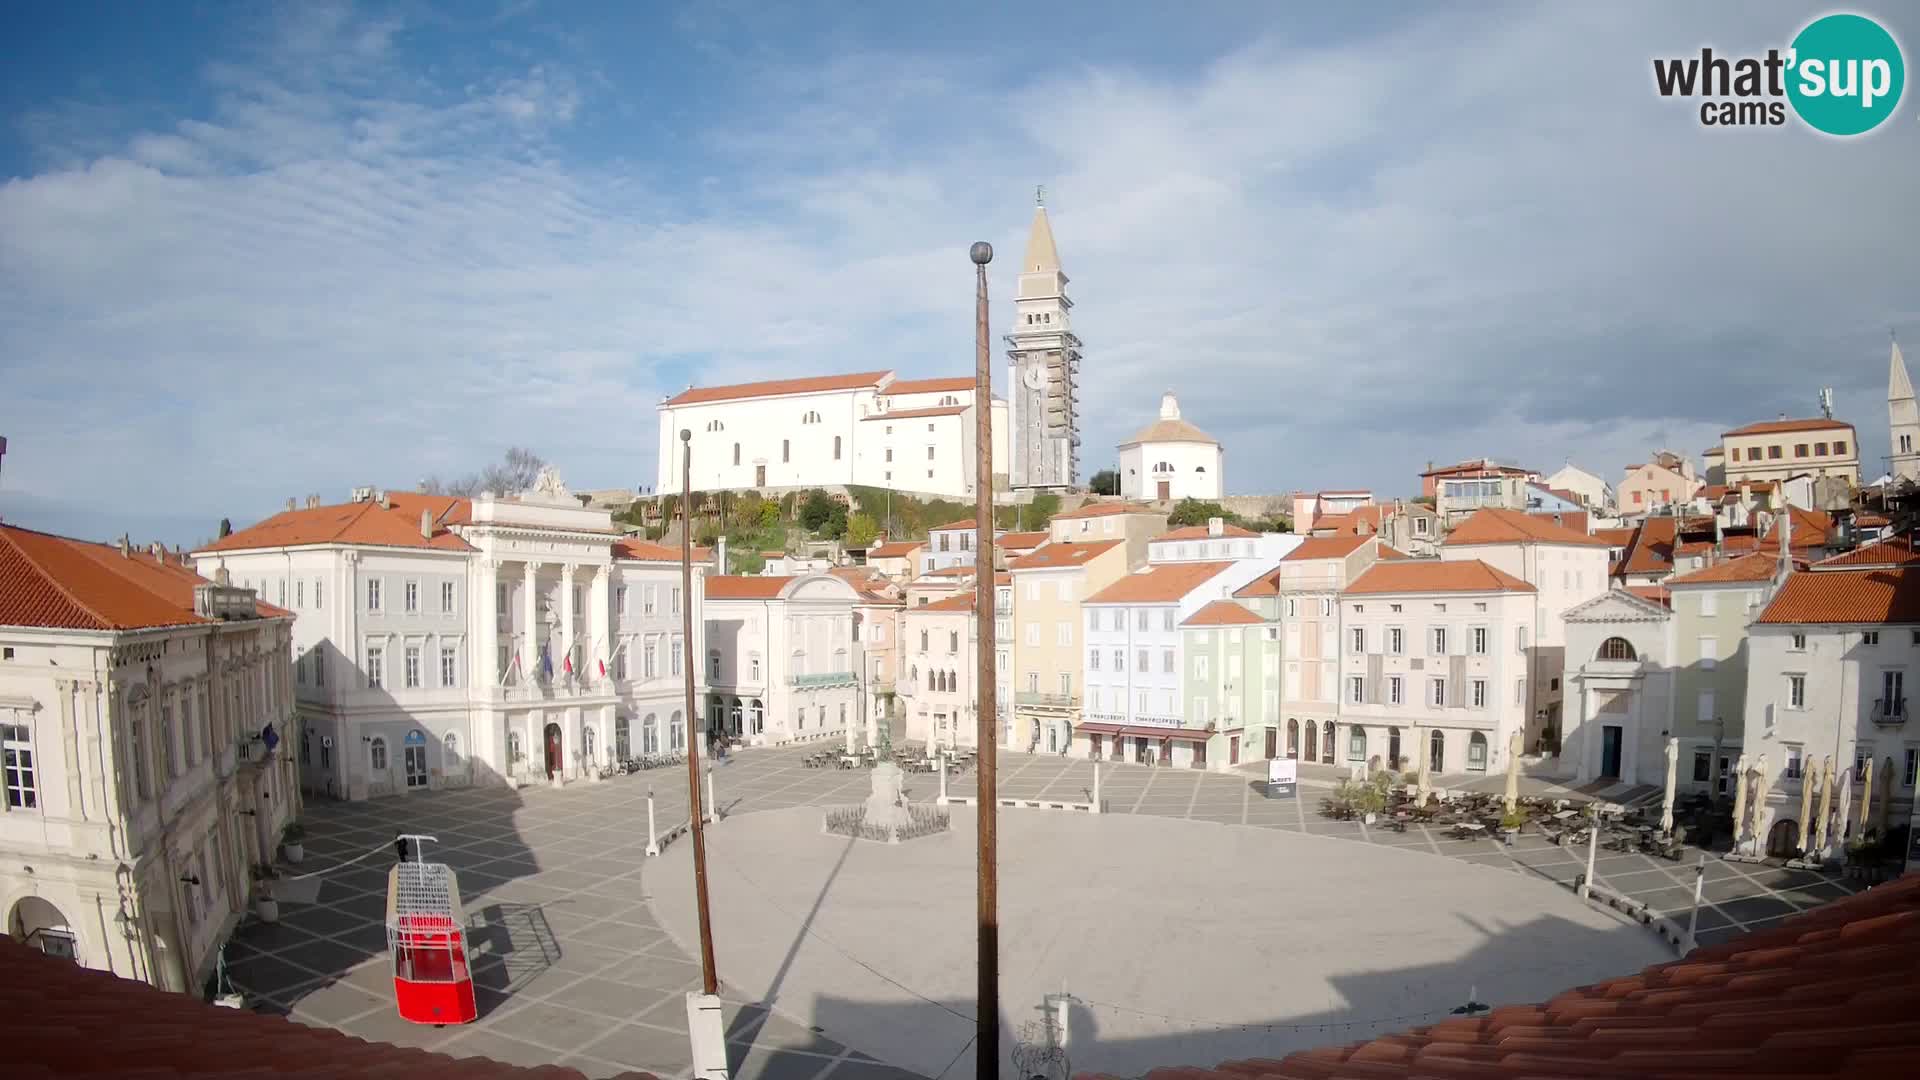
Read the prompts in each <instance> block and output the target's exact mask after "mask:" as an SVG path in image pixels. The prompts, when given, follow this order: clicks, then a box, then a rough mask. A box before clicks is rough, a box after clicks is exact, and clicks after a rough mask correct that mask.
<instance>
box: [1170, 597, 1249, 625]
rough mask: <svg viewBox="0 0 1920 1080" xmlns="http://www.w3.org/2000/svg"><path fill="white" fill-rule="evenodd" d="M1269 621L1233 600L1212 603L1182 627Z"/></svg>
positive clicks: (1189, 618) (1194, 614)
mask: <svg viewBox="0 0 1920 1080" xmlns="http://www.w3.org/2000/svg"><path fill="white" fill-rule="evenodd" d="M1266 621H1267V620H1265V619H1263V618H1261V617H1260V616H1258V615H1256V614H1254V613H1253V612H1251V611H1248V610H1247V609H1246V608H1244V607H1241V606H1240V605H1239V604H1236V603H1234V602H1233V601H1231V600H1214V601H1210V602H1209V603H1208V604H1207V605H1206V606H1205V607H1202V608H1201V609H1200V610H1199V611H1196V612H1194V613H1193V614H1191V615H1189V616H1187V618H1186V621H1184V622H1182V623H1181V624H1180V625H1181V626H1247V625H1250V624H1254V623H1263V622H1266Z"/></svg>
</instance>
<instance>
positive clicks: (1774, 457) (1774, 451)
mask: <svg viewBox="0 0 1920 1080" xmlns="http://www.w3.org/2000/svg"><path fill="white" fill-rule="evenodd" d="M1767 460H1768V461H1778V460H1780V444H1779V443H1774V444H1773V445H1772V446H1769V447H1767Z"/></svg>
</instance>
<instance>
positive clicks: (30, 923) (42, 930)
mask: <svg viewBox="0 0 1920 1080" xmlns="http://www.w3.org/2000/svg"><path fill="white" fill-rule="evenodd" d="M7 933H8V935H9V936H11V937H12V938H13V940H15V941H17V942H19V943H21V944H22V945H25V946H27V947H28V948H30V949H38V950H40V951H41V952H43V953H46V954H47V955H48V956H59V957H64V958H66V959H68V960H75V961H77V960H79V959H80V949H79V942H78V939H77V938H76V937H75V935H74V932H73V927H72V925H71V924H69V923H68V922H67V917H66V916H65V915H63V914H61V912H60V909H59V908H57V907H54V906H53V905H52V904H50V903H48V902H47V901H46V900H45V899H42V898H41V897H38V896H23V897H21V898H20V902H19V903H17V904H15V905H13V911H12V912H11V913H9V914H8V916H7Z"/></svg>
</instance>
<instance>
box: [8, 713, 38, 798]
mask: <svg viewBox="0 0 1920 1080" xmlns="http://www.w3.org/2000/svg"><path fill="white" fill-rule="evenodd" d="M28 735H29V731H28V728H27V726H26V725H25V724H0V752H3V753H5V755H6V780H7V805H8V806H9V807H15V808H18V809H21V810H33V809H37V808H38V807H39V805H40V787H39V784H38V782H37V780H36V778H35V776H34V767H33V741H32V740H31V739H30V738H28Z"/></svg>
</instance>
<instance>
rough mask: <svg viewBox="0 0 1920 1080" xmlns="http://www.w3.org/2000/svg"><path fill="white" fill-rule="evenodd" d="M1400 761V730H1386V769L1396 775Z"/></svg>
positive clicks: (1395, 728)
mask: <svg viewBox="0 0 1920 1080" xmlns="http://www.w3.org/2000/svg"><path fill="white" fill-rule="evenodd" d="M1400 761H1401V758H1400V729H1399V728H1397V727H1394V728H1388V729H1387V769H1388V770H1389V771H1391V772H1396V773H1397V772H1399V771H1400Z"/></svg>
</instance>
